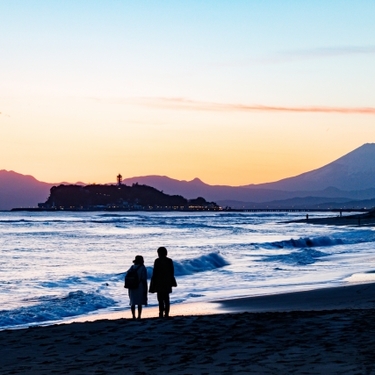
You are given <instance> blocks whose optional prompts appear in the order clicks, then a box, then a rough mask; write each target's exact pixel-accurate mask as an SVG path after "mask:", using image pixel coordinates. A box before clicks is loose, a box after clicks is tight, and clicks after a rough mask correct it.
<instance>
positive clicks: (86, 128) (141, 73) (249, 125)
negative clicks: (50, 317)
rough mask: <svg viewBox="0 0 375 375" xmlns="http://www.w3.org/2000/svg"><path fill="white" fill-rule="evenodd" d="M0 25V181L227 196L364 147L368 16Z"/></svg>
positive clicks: (135, 15) (131, 8) (313, 11)
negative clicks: (221, 190) (9, 177)
mask: <svg viewBox="0 0 375 375" xmlns="http://www.w3.org/2000/svg"><path fill="white" fill-rule="evenodd" d="M0 13H1V14H2V22H1V24H0V48H1V51H2V52H1V56H2V58H1V59H0V82H1V86H0V112H1V115H0V131H1V133H2V137H1V141H0V142H2V143H3V144H2V145H1V146H2V147H1V151H0V157H1V158H0V160H2V165H0V168H3V169H12V170H16V171H18V172H20V173H25V174H32V175H34V176H35V177H37V178H38V179H41V180H44V181H60V180H65V181H74V180H84V181H86V182H89V181H91V182H107V181H109V180H111V179H113V176H115V175H116V174H117V173H118V172H121V173H122V175H123V176H124V177H131V176H135V175H146V174H162V175H169V176H170V177H174V178H178V179H187V180H189V179H192V178H194V177H199V178H201V179H202V180H204V181H206V182H208V183H216V184H220V183H222V184H231V185H238V184H247V183H256V182H268V181H274V180H277V179H280V178H283V177H288V176H291V175H295V174H298V173H302V172H305V171H307V170H310V169H314V168H317V167H320V166H322V165H323V164H325V163H328V162H330V161H332V160H334V159H336V158H338V157H340V156H341V155H343V154H344V153H347V152H349V151H351V150H352V149H354V148H356V147H359V146H360V145H361V144H363V143H366V142H375V126H374V119H375V116H374V114H375V110H374V108H375V79H374V78H375V68H374V67H375V40H374V39H375V26H374V21H373V20H374V19H375V2H373V1H355V2H354V1H329V2H326V1H282V2H281V1H189V2H187V1H185V2H182V1H158V2H155V1H137V2H136V1H79V0H78V1H53V0H50V1H35V0H29V1H17V0H15V1H11V2H10V1H1V2H0ZM363 108H370V111H369V112H367V113H364V112H365V111H363ZM331 110H332V112H330V111H331ZM296 111H297V112H296ZM317 148H318V150H319V152H317Z"/></svg>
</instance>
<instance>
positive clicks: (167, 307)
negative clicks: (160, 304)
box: [164, 293, 171, 317]
mask: <svg viewBox="0 0 375 375" xmlns="http://www.w3.org/2000/svg"><path fill="white" fill-rule="evenodd" d="M164 306H165V316H166V317H168V316H169V310H170V306H171V304H170V300H169V293H165V296H164Z"/></svg>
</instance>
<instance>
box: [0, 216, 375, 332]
mask: <svg viewBox="0 0 375 375" xmlns="http://www.w3.org/2000/svg"><path fill="white" fill-rule="evenodd" d="M313 215H315V216H318V215H326V214H319V213H316V214H310V216H311V217H313ZM301 216H303V214H300V213H282V212H276V213H242V212H241V213H239V212H238V213H237V212H231V213H229V212H228V213H227V212H217V213H202V212H196V213H165V212H164V213H163V212H159V213H143V212H124V213H122V212H116V213H106V212H86V213H74V212H55V213H39V212H32V213H27V212H25V213H22V212H1V213H0V255H1V257H0V267H1V270H2V272H1V274H0V286H1V287H0V303H1V308H2V311H0V328H5V327H16V326H27V325H32V324H48V323H49V322H58V321H62V320H64V319H66V318H68V317H72V316H85V315H87V314H95V313H96V312H98V313H100V312H106V311H122V310H126V309H128V308H129V306H128V303H129V300H128V296H127V291H126V290H125V289H124V287H123V280H124V273H125V272H126V270H127V269H128V268H129V267H130V265H131V264H132V260H133V259H134V257H135V255H137V254H140V255H143V257H144V259H145V265H146V267H147V270H148V276H149V278H150V277H151V274H152V266H153V262H154V259H155V258H156V257H157V253H156V250H157V248H158V247H159V246H165V247H166V248H167V249H168V252H169V253H168V256H170V257H171V258H172V259H173V261H174V266H175V273H176V278H177V282H178V287H177V288H174V290H173V293H172V295H171V301H172V303H176V302H185V301H207V300H213V299H218V298H227V297H231V296H232V297H234V296H243V295H253V294H254V295H255V294H256V295H259V294H264V293H277V292H278V291H285V290H302V289H306V288H311V287H321V286H329V285H337V284H340V283H341V284H345V283H348V282H357V281H358V280H359V281H361V280H365V281H366V280H369V278H370V279H371V280H372V277H373V274H371V271H373V270H374V269H375V246H374V242H375V231H374V230H372V229H371V228H362V227H358V228H354V227H351V228H349V227H348V228H346V227H328V226H320V225H306V224H290V223H288V224H286V223H285V224H284V223H283V222H284V221H285V222H286V221H289V220H291V219H293V218H300V217H301ZM149 304H150V305H151V306H156V305H157V301H156V297H155V295H150V296H149Z"/></svg>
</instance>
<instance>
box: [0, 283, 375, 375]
mask: <svg viewBox="0 0 375 375" xmlns="http://www.w3.org/2000/svg"><path fill="white" fill-rule="evenodd" d="M192 305H193V307H192ZM199 306H200V307H199ZM202 306H203V307H202ZM209 306H210V304H209V303H208V304H202V305H199V304H196V305H194V304H191V305H189V306H187V305H184V304H181V305H178V306H177V305H172V308H171V312H172V314H174V316H173V317H172V318H170V319H159V318H145V319H141V320H131V319H125V318H122V319H115V320H113V319H102V320H97V321H92V322H75V323H70V324H60V325H53V326H47V327H34V328H28V329H22V330H5V331H1V332H0V347H1V356H0V374H233V373H235V374H278V375H280V374H375V354H374V352H375V284H374V283H371V284H362V285H352V286H349V287H338V288H327V289H321V290H314V291H307V292H299V293H285V294H280V295H273V296H261V297H249V298H241V299H234V300H227V301H217V302H216V303H213V304H212V309H211V310H210V309H209ZM184 307H186V312H187V314H188V315H181V314H182V312H183V310H184ZM149 310H150V311H151V312H153V313H154V312H155V309H149ZM146 311H147V308H146V309H145V312H146ZM194 311H197V312H198V314H199V313H203V314H205V315H195V314H194ZM220 311H222V313H219V312H220ZM125 315H128V314H125ZM147 315H148V314H147Z"/></svg>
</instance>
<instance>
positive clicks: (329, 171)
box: [248, 143, 375, 191]
mask: <svg viewBox="0 0 375 375" xmlns="http://www.w3.org/2000/svg"><path fill="white" fill-rule="evenodd" d="M248 187H256V188H272V189H276V190H286V191H296V190H310V191H313V190H324V189H327V188H330V187H334V188H337V189H341V190H363V189H371V188H374V187H375V143H366V144H364V145H363V146H361V147H359V148H357V149H355V150H354V151H352V152H349V153H348V154H346V155H344V156H342V157H341V158H339V159H337V160H335V161H333V162H332V163H329V164H327V165H325V166H324V167H321V168H318V169H315V170H313V171H310V172H306V173H302V174H300V175H298V176H295V177H289V178H284V179H282V180H280V181H277V182H271V183H265V184H258V185H248Z"/></svg>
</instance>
